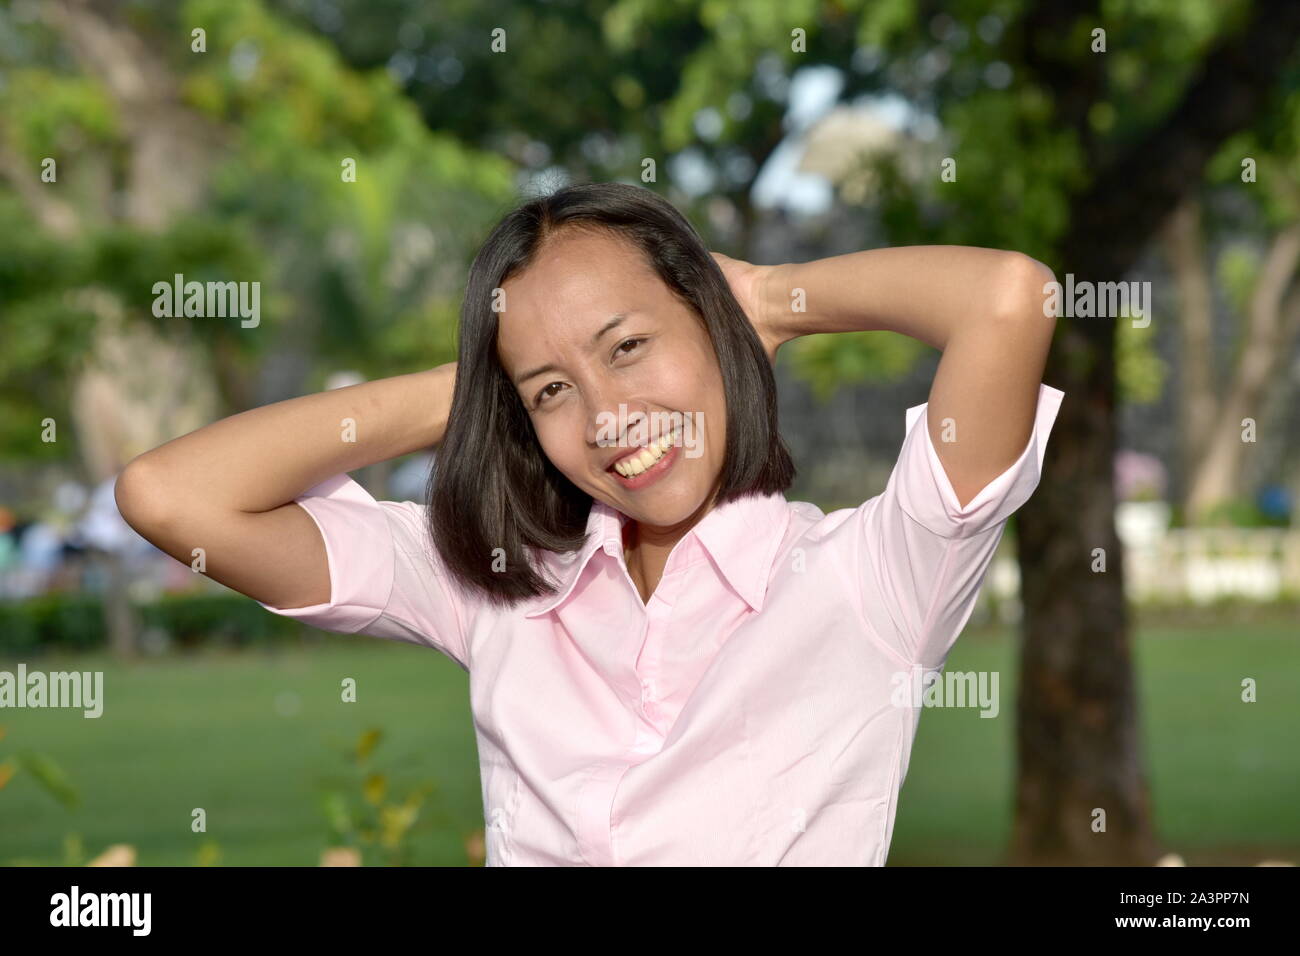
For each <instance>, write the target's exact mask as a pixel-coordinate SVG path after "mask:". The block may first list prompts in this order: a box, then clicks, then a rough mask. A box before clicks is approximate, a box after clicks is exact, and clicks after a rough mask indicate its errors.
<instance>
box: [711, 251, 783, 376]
mask: <svg viewBox="0 0 1300 956" xmlns="http://www.w3.org/2000/svg"><path fill="white" fill-rule="evenodd" d="M712 255H713V258H714V259H715V260H716V261H717V263H718V267H719V268H720V269H722V274H723V275H724V276H725V277H726V279H727V284H728V285H729V286H731V293H732V295H734V296H735V297H736V301H737V302H739V303H740V307H741V308H742V309H744V310H745V315H746V316H748V317H749V322H750V324H751V325H752V326H753V327H754V331H755V332H757V333H758V338H759V341H761V342H762V343H763V351H765V352H766V353H767V358H768V361H769V362H771V363H772V364H773V365H775V364H776V350H777V349H778V348H780V347H781V345H782V344H783V343H784V342H785V341H786V340H785V338H783V337H782V336H781V335H780V333H779V332H778V331H777V329H776V328H775V326H774V325H773V323H772V320H771V309H770V308H769V305H768V303H767V301H766V299H765V296H764V292H765V291H766V290H765V288H764V280H765V279H766V278H767V277H768V276H769V275H770V274H771V271H772V269H773V268H774V267H773V266H756V265H754V264H753V263H752V262H745V261H744V260H742V259H733V258H731V257H730V256H726V255H723V254H722V253H721V252H714V253H712Z"/></svg>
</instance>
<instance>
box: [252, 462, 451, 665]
mask: <svg viewBox="0 0 1300 956" xmlns="http://www.w3.org/2000/svg"><path fill="white" fill-rule="evenodd" d="M294 501H295V502H296V503H297V504H298V505H299V506H301V507H302V508H303V510H305V511H306V512H307V513H308V514H309V515H311V517H312V520H313V521H315V522H316V527H318V528H319V529H320V533H321V537H322V538H323V539H324V541H325V553H326V556H327V560H328V562H329V575H330V599H329V601H327V602H326V603H324V604H312V605H308V606H307V607H298V608H276V607H272V606H270V605H269V604H265V603H263V602H261V601H259V602H258V603H259V604H261V605H262V607H264V608H266V609H267V610H268V611H271V612H272V613H275V614H280V615H283V616H284V617H291V618H295V619H297V620H300V621H302V622H303V623H305V624H310V625H312V626H313V627H319V628H321V629H322V630H326V631H336V632H339V633H345V634H353V633H365V634H369V635H371V636H373V637H382V638H388V639H391V640H398V641H406V642H407V643H411V644H423V645H425V646H427V647H432V648H434V649H435V650H439V651H441V652H442V653H444V654H446V655H447V656H448V657H450V658H451V659H452V660H454V661H455V662H456V663H457V664H459V665H460V666H461V668H462V669H464V670H466V671H468V670H469V654H468V639H467V631H466V623H467V621H468V619H469V618H470V617H471V616H472V614H473V609H474V606H475V605H474V602H473V601H471V600H469V599H467V597H466V595H465V593H464V592H463V591H462V590H461V589H460V588H458V587H457V586H455V584H454V582H453V581H452V580H451V578H450V576H449V574H448V572H447V569H446V566H445V564H444V563H443V561H442V559H441V557H440V556H439V555H438V553H437V551H436V549H434V548H433V546H432V543H431V542H430V541H429V536H428V531H427V528H426V522H425V519H426V514H427V509H426V506H425V505H422V504H418V503H416V502H414V501H376V500H375V499H374V498H373V497H372V496H371V495H370V493H369V492H367V491H366V490H365V489H364V488H363V487H361V485H359V484H358V483H357V482H356V481H354V480H353V479H352V478H350V477H348V476H347V475H346V474H340V475H335V476H334V477H333V478H328V479H326V480H325V481H323V482H321V483H320V484H318V485H316V486H315V487H312V488H309V489H308V490H307V491H305V492H303V493H302V494H301V495H299V496H298V497H297V498H295V499H294Z"/></svg>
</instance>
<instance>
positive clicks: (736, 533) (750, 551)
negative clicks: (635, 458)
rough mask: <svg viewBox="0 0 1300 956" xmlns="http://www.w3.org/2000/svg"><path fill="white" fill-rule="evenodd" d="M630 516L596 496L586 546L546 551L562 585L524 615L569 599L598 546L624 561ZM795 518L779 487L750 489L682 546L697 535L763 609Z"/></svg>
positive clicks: (717, 510)
mask: <svg viewBox="0 0 1300 956" xmlns="http://www.w3.org/2000/svg"><path fill="white" fill-rule="evenodd" d="M629 520H630V519H629V518H628V517H627V515H625V514H623V513H622V512H621V511H618V510H617V509H615V508H611V507H610V506H609V505H607V504H605V503H604V502H603V501H600V500H598V499H595V498H593V499H592V502H591V510H590V512H589V513H588V515H587V532H586V533H587V540H586V542H585V543H584V544H583V546H582V548H581V549H579V550H578V551H575V552H567V553H562V554H561V553H556V552H551V551H548V552H543V554H544V557H545V558H546V564H547V565H548V567H549V568H550V570H551V572H552V574H553V575H555V576H558V579H559V587H558V589H557V590H556V592H555V593H554V594H550V595H546V596H545V597H543V598H541V599H540V600H541V603H540V604H538V605H537V606H536V607H534V608H533V609H532V610H530V611H527V612H525V614H524V617H538V616H540V615H542V614H545V613H546V612H548V611H550V610H552V609H554V608H556V607H558V606H559V605H560V604H561V603H563V602H564V601H565V600H566V599H567V598H568V596H569V594H570V593H571V592H572V591H573V588H574V586H575V585H576V584H577V583H578V578H580V577H581V576H582V570H583V568H585V567H586V566H587V562H588V561H590V560H591V558H592V556H593V555H594V554H595V553H596V552H597V551H604V552H605V554H607V555H608V556H609V558H610V559H611V560H614V561H618V562H619V563H622V561H623V525H624V524H626V523H627V522H628V521H629ZM789 521H790V511H789V503H788V502H787V501H786V499H785V496H784V495H782V494H780V493H779V492H775V493H773V494H770V495H745V496H743V497H740V498H736V499H734V500H732V501H727V502H724V503H723V504H721V505H716V506H715V507H714V508H713V510H711V511H710V512H709V513H708V514H706V515H705V516H704V517H703V518H701V519H700V520H699V522H697V523H696V525H695V527H693V528H692V529H691V530H690V531H688V532H686V534H685V535H684V536H683V538H682V540H681V541H679V542H678V543H677V547H678V548H683V547H688V546H689V545H688V544H686V543H685V542H686V540H687V538H690V537H691V536H694V537H695V539H696V540H697V541H698V542H699V544H700V545H702V546H703V549H704V551H705V553H706V554H707V555H708V557H709V558H710V559H711V560H712V561H713V563H714V565H716V566H717V568H718V570H719V571H720V572H721V574H722V576H723V577H724V578H725V579H726V581H727V583H728V584H729V585H730V586H731V587H732V589H733V590H735V592H736V593H737V594H739V595H740V596H741V597H742V598H744V600H745V603H747V604H748V605H749V606H750V607H751V608H753V609H754V610H755V611H761V610H762V609H763V600H764V597H765V596H766V594H767V582H768V579H769V578H770V577H771V571H772V563H773V561H775V560H776V553H777V549H778V548H779V547H780V545H781V541H782V540H783V539H784V537H785V530H786V526H787V525H788V524H789Z"/></svg>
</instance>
